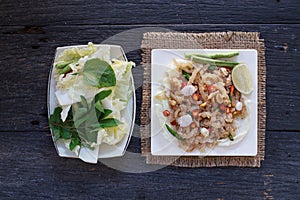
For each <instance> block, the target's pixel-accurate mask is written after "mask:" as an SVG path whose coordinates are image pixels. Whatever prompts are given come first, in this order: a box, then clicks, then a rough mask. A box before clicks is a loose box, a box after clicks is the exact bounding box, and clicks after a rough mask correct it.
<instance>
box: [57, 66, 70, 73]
mask: <svg viewBox="0 0 300 200" xmlns="http://www.w3.org/2000/svg"><path fill="white" fill-rule="evenodd" d="M69 71H72V68H71V67H70V65H67V66H65V67H64V68H63V69H61V70H60V71H59V74H65V73H67V72H69Z"/></svg>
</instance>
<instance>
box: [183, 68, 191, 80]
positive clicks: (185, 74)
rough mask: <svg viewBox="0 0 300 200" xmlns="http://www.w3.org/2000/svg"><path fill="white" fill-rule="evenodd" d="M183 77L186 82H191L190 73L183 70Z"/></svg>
mask: <svg viewBox="0 0 300 200" xmlns="http://www.w3.org/2000/svg"><path fill="white" fill-rule="evenodd" d="M182 76H183V77H184V78H185V79H186V80H190V78H191V75H190V74H189V73H187V72H186V71H184V70H182Z"/></svg>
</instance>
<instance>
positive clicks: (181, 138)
mask: <svg viewBox="0 0 300 200" xmlns="http://www.w3.org/2000/svg"><path fill="white" fill-rule="evenodd" d="M165 126H166V127H167V129H168V131H169V132H170V133H171V134H172V135H173V136H174V137H176V138H177V139H178V140H181V141H184V140H185V139H184V138H183V137H181V136H180V135H179V134H178V133H177V132H176V131H174V130H173V129H172V128H171V127H170V126H169V125H168V124H165Z"/></svg>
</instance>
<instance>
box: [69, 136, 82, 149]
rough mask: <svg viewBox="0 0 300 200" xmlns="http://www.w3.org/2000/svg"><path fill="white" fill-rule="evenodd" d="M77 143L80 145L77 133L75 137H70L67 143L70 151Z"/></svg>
mask: <svg viewBox="0 0 300 200" xmlns="http://www.w3.org/2000/svg"><path fill="white" fill-rule="evenodd" d="M77 145H79V146H80V145H81V141H80V138H79V137H78V135H77V137H74V138H72V139H71V142H70V145H69V149H70V150H71V151H73V149H74V148H75V147H76V146H77Z"/></svg>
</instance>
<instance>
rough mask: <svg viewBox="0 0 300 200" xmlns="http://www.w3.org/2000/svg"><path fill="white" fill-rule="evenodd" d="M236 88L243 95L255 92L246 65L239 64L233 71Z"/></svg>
mask: <svg viewBox="0 0 300 200" xmlns="http://www.w3.org/2000/svg"><path fill="white" fill-rule="evenodd" d="M232 82H233V85H234V87H235V88H236V89H237V90H238V91H239V92H241V93H242V94H250V93H251V92H252V90H253V86H252V85H253V84H252V77H251V73H250V71H249V69H248V68H247V65H246V64H238V65H236V66H235V67H234V68H233V70H232Z"/></svg>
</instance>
